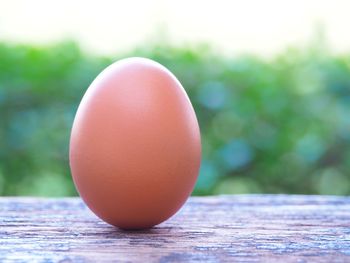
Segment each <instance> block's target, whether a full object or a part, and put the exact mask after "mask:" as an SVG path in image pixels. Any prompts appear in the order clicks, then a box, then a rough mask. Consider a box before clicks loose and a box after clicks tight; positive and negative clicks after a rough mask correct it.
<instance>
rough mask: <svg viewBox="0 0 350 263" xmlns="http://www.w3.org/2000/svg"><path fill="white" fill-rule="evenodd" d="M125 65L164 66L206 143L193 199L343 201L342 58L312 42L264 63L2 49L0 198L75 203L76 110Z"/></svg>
mask: <svg viewBox="0 0 350 263" xmlns="http://www.w3.org/2000/svg"><path fill="white" fill-rule="evenodd" d="M127 56H144V57H148V58H151V59H154V60H156V61H158V62H160V63H162V64H163V65H165V66H166V67H168V68H169V69H170V70H171V71H172V72H173V73H174V74H175V75H176V76H177V77H178V79H179V80H180V81H181V82H182V84H183V86H184V87H185V89H186V91H187V93H188V95H189V97H190V99H191V101H192V103H193V106H194V108H195V111H196V113H197V116H198V120H199V124H200V128H201V133H202V145H203V157H202V165H201V171H200V176H199V180H198V182H197V185H196V188H195V190H194V193H193V194H194V195H207V194H231V193H232V194H235V193H295V194H341V195H347V194H350V55H348V54H343V55H337V56H336V55H333V54H332V52H330V51H329V50H328V49H327V48H326V47H325V45H322V41H314V42H312V43H310V44H309V45H308V46H306V47H303V48H289V49H286V50H285V51H284V52H281V53H279V54H276V55H274V56H272V57H270V58H268V59H267V58H265V59H262V58H259V57H257V56H248V55H240V56H232V57H229V56H223V55H220V54H218V53H216V52H215V51H214V50H212V49H211V48H210V46H206V45H198V46H195V47H181V46H180V47H174V46H171V45H168V44H152V45H147V47H143V48H140V49H137V48H136V49H135V50H133V51H129V52H124V53H119V55H118V56H108V57H102V56H98V55H88V54H87V53H84V52H82V51H81V49H80V48H79V46H78V45H77V44H75V42H69V41H68V42H61V43H59V44H55V45H46V46H35V45H19V44H9V43H7V42H2V43H0V195H35V196H37V195H43V196H70V195H76V192H75V189H74V186H73V183H72V180H71V177H70V171H69V165H68V142H69V133H70V129H71V125H72V121H73V118H74V114H75V111H76V109H77V107H78V104H79V102H80V100H81V98H82V96H83V94H84V92H85V90H86V89H87V87H88V86H89V84H90V83H91V81H92V80H93V79H94V78H95V77H96V76H97V74H98V73H99V72H100V71H101V70H102V69H103V68H104V67H106V66H107V65H109V64H110V63H112V62H113V61H116V60H118V59H120V58H123V57H127Z"/></svg>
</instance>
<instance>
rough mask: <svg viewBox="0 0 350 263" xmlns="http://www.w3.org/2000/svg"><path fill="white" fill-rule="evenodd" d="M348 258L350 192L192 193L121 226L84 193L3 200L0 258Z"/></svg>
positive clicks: (158, 259)
mask: <svg viewBox="0 0 350 263" xmlns="http://www.w3.org/2000/svg"><path fill="white" fill-rule="evenodd" d="M315 261H317V262H350V197H330V196H287V195H241V196H218V197H192V198H190V199H189V201H188V202H187V204H186V205H185V206H184V207H183V208H182V210H181V211H180V212H179V213H178V214H176V215H175V216H174V217H173V218H171V219H170V220H168V221H167V222H164V223H163V224H160V225H159V226H157V227H154V228H152V229H149V230H143V231H132V232H127V231H122V230H119V229H117V228H114V227H112V226H109V225H107V224H105V223H104V222H102V221H101V220H99V219H98V218H96V217H95V216H94V215H93V214H92V213H91V212H90V211H89V210H88V209H87V207H86V206H85V205H84V204H83V203H82V201H81V200H80V199H78V198H63V199H39V198H0V262H315Z"/></svg>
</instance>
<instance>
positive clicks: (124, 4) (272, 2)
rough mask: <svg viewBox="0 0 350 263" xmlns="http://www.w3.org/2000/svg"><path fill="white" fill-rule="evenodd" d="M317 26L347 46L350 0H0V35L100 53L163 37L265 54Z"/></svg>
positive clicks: (298, 41)
mask: <svg viewBox="0 0 350 263" xmlns="http://www.w3.org/2000/svg"><path fill="white" fill-rule="evenodd" d="M321 24H322V25H323V26H324V28H325V30H326V36H327V39H328V41H329V44H330V46H331V47H332V48H333V49H334V50H335V51H337V52H344V51H350V34H349V32H350V1H348V0H327V1H326V0H289V1H286V0H263V1H262V0H240V1H236V0H227V1H225V0H208V1H205V0H187V1H186V0H164V1H162V0H147V1H135V0H123V1H112V0H111V1H108V0H95V1H87V0H60V1H58V0H56V1H50V0H30V1H29V0H11V1H5V0H0V41H2V40H10V41H13V42H30V43H40V44H42V43H50V42H56V41H60V40H62V39H76V40H78V41H79V42H80V43H81V45H82V46H83V47H84V48H85V49H87V50H88V51H89V52H94V53H99V54H111V53H115V52H118V51H121V50H123V51H124V50H129V49H132V48H133V47H135V46H142V45H147V43H148V42H152V41H156V40H158V39H163V38H165V39H167V41H168V42H170V43H173V44H175V45H177V44H185V45H194V44H196V43H198V42H205V43H209V44H211V45H212V46H214V47H216V48H217V49H218V50H222V51H225V52H229V53H239V52H251V53H257V54H262V55H269V54H274V53H276V52H279V51H280V50H283V49H284V48H285V47H286V46H290V45H303V44H306V43H307V42H308V41H309V40H310V39H311V38H312V36H313V34H314V32H315V28H316V27H317V25H321ZM159 32H161V34H159Z"/></svg>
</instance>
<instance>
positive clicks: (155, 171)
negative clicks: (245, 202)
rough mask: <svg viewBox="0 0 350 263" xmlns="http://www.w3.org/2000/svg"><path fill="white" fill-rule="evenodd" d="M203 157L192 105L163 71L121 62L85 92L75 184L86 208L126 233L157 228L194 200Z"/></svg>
mask: <svg viewBox="0 0 350 263" xmlns="http://www.w3.org/2000/svg"><path fill="white" fill-rule="evenodd" d="M200 156H201V142H200V132H199V127H198V122H197V118H196V115H195V112H194V110H193V107H192V105H191V102H190V100H189V98H188V97H187V94H186V92H185V90H184V89H183V87H182V86H181V84H180V82H179V81H178V80H177V79H176V77H175V76H174V75H173V74H172V73H171V72H170V71H169V70H167V69H166V68H165V67H163V66H162V65H160V64H159V63H157V62H154V61H152V60H149V59H145V58H127V59H123V60H120V61H118V62H116V63H114V64H112V65H110V66H109V67H107V68H106V69H105V70H104V71H102V72H101V73H100V74H99V75H98V76H97V78H96V79H95V80H94V81H93V82H92V84H91V85H90V87H89V88H88V90H87V91H86V93H85V95H84V97H83V99H82V101H81V103H80V105H79V108H78V111H77V113H76V116H75V119H74V123H73V128H72V132H71V139H70V167H71V172H72V176H73V179H74V183H75V185H76V188H77V190H78V192H79V193H80V196H81V197H82V198H83V200H84V201H85V203H86V204H87V205H88V207H89V208H90V209H91V210H92V211H93V212H94V213H95V214H96V215H97V216H99V217H100V218H101V219H103V220H104V221H106V222H107V223H109V224H112V225H115V226H117V227H120V228H123V229H142V228H149V227H152V226H154V225H157V224H159V223H161V222H163V221H164V220H166V219H168V218H169V217H171V216H172V215H173V214H175V213H176V212H177V211H178V210H179V209H180V207H181V206H182V205H183V204H184V202H185V201H186V199H187V198H188V196H189V195H190V194H191V192H192V190H193V187H194V184H195V182H196V179H197V176H198V170H199V166H200Z"/></svg>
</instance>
